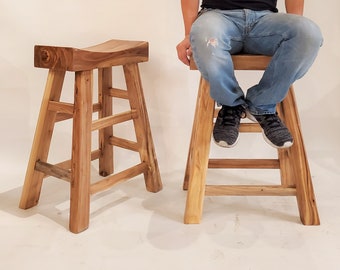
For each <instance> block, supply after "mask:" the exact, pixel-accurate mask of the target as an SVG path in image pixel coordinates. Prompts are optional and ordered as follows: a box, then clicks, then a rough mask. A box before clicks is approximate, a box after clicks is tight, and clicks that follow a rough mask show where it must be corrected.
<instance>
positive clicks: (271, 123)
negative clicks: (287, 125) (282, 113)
mask: <svg viewBox="0 0 340 270" xmlns="http://www.w3.org/2000/svg"><path fill="white" fill-rule="evenodd" d="M265 121H266V125H267V126H268V127H270V128H272V129H275V128H281V127H282V123H281V121H280V119H279V118H278V117H277V115H276V114H272V115H271V114H269V115H266V117H265Z"/></svg>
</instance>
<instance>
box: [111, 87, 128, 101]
mask: <svg viewBox="0 0 340 270" xmlns="http://www.w3.org/2000/svg"><path fill="white" fill-rule="evenodd" d="M107 95H109V96H110V97H115V98H123V99H129V96H128V92H127V91H126V90H122V89H118V88H111V89H109V90H108V91H107Z"/></svg>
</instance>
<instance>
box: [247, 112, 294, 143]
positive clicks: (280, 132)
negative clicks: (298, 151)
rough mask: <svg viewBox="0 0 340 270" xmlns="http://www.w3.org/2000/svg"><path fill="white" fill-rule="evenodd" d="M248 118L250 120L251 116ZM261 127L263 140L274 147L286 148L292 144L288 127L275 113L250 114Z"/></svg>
mask: <svg viewBox="0 0 340 270" xmlns="http://www.w3.org/2000/svg"><path fill="white" fill-rule="evenodd" d="M247 116H248V118H249V119H251V120H252V117H249V114H247ZM251 116H253V117H254V118H255V119H256V121H257V122H258V123H259V124H260V126H261V127H262V134H263V137H264V139H265V141H266V142H267V143H268V144H269V145H271V146H273V147H275V148H288V147H291V146H292V145H293V141H294V140H293V137H292V135H291V134H290V132H289V130H288V128H287V127H286V126H285V124H284V123H283V122H282V121H281V119H280V118H279V117H278V115H277V113H275V114H263V115H251Z"/></svg>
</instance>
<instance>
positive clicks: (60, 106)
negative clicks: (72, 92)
mask: <svg viewBox="0 0 340 270" xmlns="http://www.w3.org/2000/svg"><path fill="white" fill-rule="evenodd" d="M48 110H49V111H55V112H58V113H64V114H70V115H72V114H73V104H71V103H66V102H59V101H50V102H49V103H48Z"/></svg>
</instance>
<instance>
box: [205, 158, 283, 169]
mask: <svg viewBox="0 0 340 270" xmlns="http://www.w3.org/2000/svg"><path fill="white" fill-rule="evenodd" d="M208 168H210V169H279V168H280V163H279V160H278V159H209V163H208Z"/></svg>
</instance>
